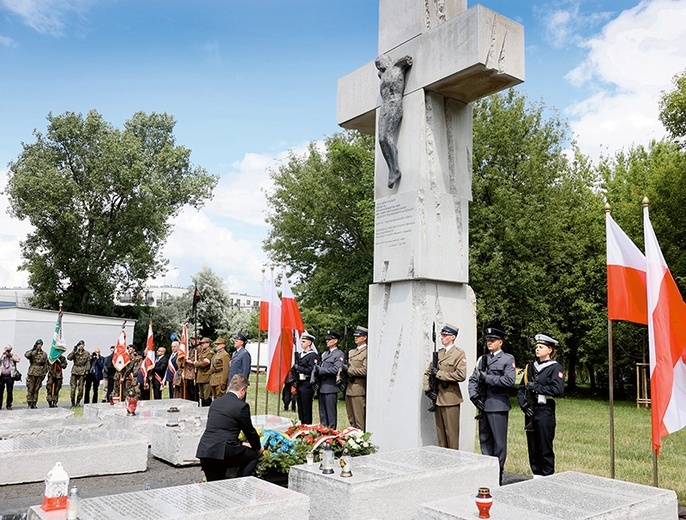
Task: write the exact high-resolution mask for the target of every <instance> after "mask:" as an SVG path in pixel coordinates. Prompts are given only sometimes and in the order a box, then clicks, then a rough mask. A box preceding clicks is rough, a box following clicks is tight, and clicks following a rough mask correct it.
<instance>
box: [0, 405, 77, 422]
mask: <svg viewBox="0 0 686 520" xmlns="http://www.w3.org/2000/svg"><path fill="white" fill-rule="evenodd" d="M68 417H74V412H73V411H72V410H69V409H68V408H61V407H58V408H35V409H31V408H20V409H18V410H17V409H14V410H11V411H6V412H3V414H2V422H3V423H25V422H26V421H45V420H50V419H67V418H68Z"/></svg>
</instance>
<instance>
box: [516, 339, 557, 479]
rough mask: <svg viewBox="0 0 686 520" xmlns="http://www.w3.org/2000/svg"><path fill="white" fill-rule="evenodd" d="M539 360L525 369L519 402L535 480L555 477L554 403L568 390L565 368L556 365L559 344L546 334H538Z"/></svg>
mask: <svg viewBox="0 0 686 520" xmlns="http://www.w3.org/2000/svg"><path fill="white" fill-rule="evenodd" d="M534 339H535V340H536V358H537V360H536V361H534V362H532V363H529V364H528V365H527V366H526V368H525V369H524V376H523V377H522V381H521V383H520V385H519V388H518V389H517V399H518V401H519V406H520V407H521V408H522V411H523V412H524V415H525V416H526V417H527V419H528V424H529V425H530V428H528V429H527V430H528V431H527V432H526V443H527V446H528V448H529V466H530V467H531V472H532V473H533V475H534V478H536V477H540V476H547V475H552V474H553V473H555V453H554V452H553V440H554V439H555V400H554V399H553V397H558V396H560V395H562V392H564V389H565V372H564V368H563V366H562V365H561V364H560V363H558V362H557V361H555V354H556V350H557V345H558V341H557V340H556V339H554V338H551V337H550V336H548V335H546V334H537V335H536V337H535V338H534Z"/></svg>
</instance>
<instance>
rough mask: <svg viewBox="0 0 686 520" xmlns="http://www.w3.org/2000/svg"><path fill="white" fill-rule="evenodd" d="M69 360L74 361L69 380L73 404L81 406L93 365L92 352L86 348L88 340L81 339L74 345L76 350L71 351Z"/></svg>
mask: <svg viewBox="0 0 686 520" xmlns="http://www.w3.org/2000/svg"><path fill="white" fill-rule="evenodd" d="M67 360H69V361H71V362H73V365H72V367H71V379H70V380H69V388H70V393H71V406H72V408H73V407H74V406H81V399H83V387H84V384H85V383H86V375H87V374H88V370H89V369H90V367H91V353H90V352H88V351H87V350H86V342H85V341H83V340H80V341H79V342H78V343H77V344H76V345H74V350H72V351H71V352H70V353H69V355H68V356H67Z"/></svg>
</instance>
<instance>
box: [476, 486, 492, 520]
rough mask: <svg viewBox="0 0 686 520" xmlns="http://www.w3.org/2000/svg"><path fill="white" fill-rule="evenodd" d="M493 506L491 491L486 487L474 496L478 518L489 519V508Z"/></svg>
mask: <svg viewBox="0 0 686 520" xmlns="http://www.w3.org/2000/svg"><path fill="white" fill-rule="evenodd" d="M492 505H493V497H492V496H491V490H490V489H488V488H487V487H483V488H479V494H478V495H476V507H477V508H478V509H479V518H491V514H490V511H491V506H492Z"/></svg>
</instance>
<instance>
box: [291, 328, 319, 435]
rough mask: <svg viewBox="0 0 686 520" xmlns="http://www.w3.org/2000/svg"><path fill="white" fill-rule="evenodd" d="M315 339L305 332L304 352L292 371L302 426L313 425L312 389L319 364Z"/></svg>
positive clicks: (303, 340) (302, 342) (303, 337)
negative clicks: (315, 370)
mask: <svg viewBox="0 0 686 520" xmlns="http://www.w3.org/2000/svg"><path fill="white" fill-rule="evenodd" d="M316 339H317V338H315V337H314V336H313V335H312V334H310V333H309V332H307V331H305V332H304V333H303V335H302V337H301V338H300V341H301V344H302V348H303V351H302V352H301V353H300V356H298V357H296V363H295V364H294V365H293V368H292V369H291V374H292V375H293V380H294V381H295V388H296V399H297V403H298V418H299V419H300V423H301V424H312V401H313V399H314V388H313V387H312V371H313V370H314V367H315V365H317V364H319V355H318V354H317V351H316V350H315V348H314V341H315V340H316Z"/></svg>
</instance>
